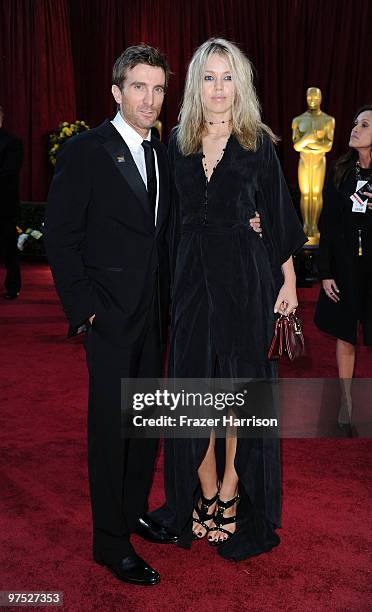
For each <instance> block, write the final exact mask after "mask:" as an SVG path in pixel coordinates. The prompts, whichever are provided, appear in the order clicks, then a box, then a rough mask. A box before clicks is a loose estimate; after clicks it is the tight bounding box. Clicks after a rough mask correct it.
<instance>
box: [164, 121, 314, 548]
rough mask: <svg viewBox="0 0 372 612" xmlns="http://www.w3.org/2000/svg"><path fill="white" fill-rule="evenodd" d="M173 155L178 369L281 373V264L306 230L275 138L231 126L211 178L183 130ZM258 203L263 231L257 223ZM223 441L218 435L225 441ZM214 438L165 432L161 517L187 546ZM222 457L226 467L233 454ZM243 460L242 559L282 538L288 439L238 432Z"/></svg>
mask: <svg viewBox="0 0 372 612" xmlns="http://www.w3.org/2000/svg"><path fill="white" fill-rule="evenodd" d="M169 159H170V165H171V169H172V173H173V177H174V183H175V198H174V210H173V222H172V225H173V231H172V258H173V263H174V273H173V292H172V296H173V299H172V332H171V349H170V376H172V377H176V378H204V377H213V376H216V375H218V377H221V378H230V377H232V378H249V377H254V378H260V379H263V378H264V379H266V378H270V379H271V378H275V377H276V375H277V366H276V363H275V362H272V361H269V360H268V359H267V351H268V347H269V344H270V341H271V339H272V336H273V329H274V313H273V308H274V303H275V301H276V297H277V294H278V291H279V289H280V287H281V285H282V282H283V276H282V272H281V264H282V263H283V262H285V261H286V260H287V259H288V258H289V257H290V255H291V254H292V253H293V252H294V251H296V250H297V249H298V248H299V247H301V246H302V244H303V243H304V242H305V241H306V237H305V235H304V233H303V231H302V229H301V225H300V223H299V220H298V217H297V214H296V212H295V209H294V207H293V205H292V202H291V200H290V196H289V193H288V190H287V187H286V184H285V181H284V178H283V175H282V171H281V168H280V164H279V161H278V158H277V156H276V153H275V150H274V147H273V145H272V142H271V140H270V138H269V137H268V136H267V135H266V134H263V136H262V142H261V144H260V145H259V147H258V149H257V151H256V152H249V151H245V150H244V149H243V148H242V147H241V146H240V145H239V143H238V142H237V140H236V139H235V137H233V136H231V137H230V139H229V140H228V143H227V146H226V149H225V153H224V155H223V158H222V159H221V161H220V162H219V163H218V165H217V167H216V169H215V170H214V172H213V175H212V177H211V179H210V182H209V183H207V182H206V178H205V175H204V170H203V166H202V154H201V153H200V154H195V155H190V156H187V157H185V156H183V155H182V154H181V153H180V151H179V149H178V146H177V140H176V131H175V132H174V133H173V135H172V137H171V140H170V143H169ZM256 210H257V211H259V212H260V215H261V225H262V228H263V238H260V236H259V234H258V233H256V232H254V231H253V230H252V229H251V227H250V225H249V219H250V218H251V217H253V216H254V215H255V211H256ZM223 442H224V441H223V440H217V447H218V446H219V444H220V443H223ZM208 443H209V441H208V440H204V439H203V440H201V439H194V440H189V439H187V440H185V439H167V440H165V493H166V503H165V505H164V506H163V507H162V508H159V509H158V510H156V511H154V512H153V513H152V517H153V518H154V519H155V520H157V521H158V522H160V523H161V524H163V525H165V526H166V527H168V529H169V530H170V531H172V532H174V533H177V534H178V535H180V540H179V545H180V546H184V547H189V546H190V545H191V541H192V510H193V505H194V503H195V500H196V499H197V498H198V496H199V495H200V489H199V484H198V475H197V470H198V467H199V465H200V463H201V462H202V460H203V457H204V455H205V452H206V450H207V447H208ZM220 450H221V451H223V449H220ZM222 455H223V452H221V456H222ZM218 464H219V467H220V472H221V474H223V461H218ZM235 467H236V471H237V474H238V476H239V481H240V484H239V492H240V495H241V502H240V504H239V505H238V523H237V530H236V534H235V535H234V536H233V537H232V538H230V539H229V541H227V542H225V543H224V544H222V545H220V546H219V548H218V552H219V553H220V554H221V555H222V556H224V557H226V558H230V559H236V560H239V559H244V558H246V557H248V556H251V555H253V554H257V553H259V552H263V551H265V550H270V549H271V548H272V547H273V546H274V545H275V544H277V543H278V542H279V538H278V536H277V535H276V533H275V531H274V529H275V528H276V527H278V526H280V515H281V486H280V457H279V440H278V439H268V438H267V439H247V438H244V439H243V438H239V437H238V441H237V453H236V458H235Z"/></svg>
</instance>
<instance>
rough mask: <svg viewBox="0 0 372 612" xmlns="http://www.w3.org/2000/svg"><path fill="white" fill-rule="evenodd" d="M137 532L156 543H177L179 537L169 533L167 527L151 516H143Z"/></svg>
mask: <svg viewBox="0 0 372 612" xmlns="http://www.w3.org/2000/svg"><path fill="white" fill-rule="evenodd" d="M135 533H136V534H137V535H139V536H141V538H144V539H145V540H147V541H148V542H153V543H154V544H176V542H177V540H178V538H177V536H175V535H172V534H171V533H169V532H168V531H167V530H166V528H165V527H162V526H161V525H158V524H157V523H155V521H153V520H152V519H151V518H150V517H149V516H147V515H146V514H145V516H143V517H141V518H140V519H139V521H138V527H137V529H136V530H135Z"/></svg>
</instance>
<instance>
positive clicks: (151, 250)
mask: <svg viewBox="0 0 372 612" xmlns="http://www.w3.org/2000/svg"><path fill="white" fill-rule="evenodd" d="M153 145H154V148H155V150H156V153H157V160H158V167H159V206H158V215H157V224H156V227H155V225H154V221H153V216H152V215H151V210H150V204H149V200H148V195H147V191H146V188H145V185H144V183H143V181H142V178H141V175H140V174H139V171H138V169H137V166H136V164H135V162H134V160H133V158H132V156H131V154H130V151H129V148H128V147H127V145H126V143H125V142H124V140H123V139H122V137H121V136H120V134H119V132H118V131H117V130H116V129H115V128H114V126H113V125H112V124H111V122H110V121H109V120H106V121H105V122H104V123H103V124H102V125H100V126H99V127H98V128H95V129H92V130H89V131H87V132H85V133H83V134H80V135H78V136H76V137H75V138H73V139H71V140H70V141H68V142H66V143H65V144H64V146H63V147H62V149H61V151H60V153H59V155H58V159H57V165H56V170H55V174H54V178H53V181H52V184H51V187H50V191H49V196H48V204H47V210H46V222H45V234H44V239H45V247H46V251H47V255H48V258H49V262H50V265H51V269H52V273H53V277H54V280H55V284H56V287H57V291H58V293H59V296H60V298H61V301H62V305H63V308H64V311H65V313H66V316H67V318H68V320H69V322H70V330H69V335H74V334H75V333H76V332H77V330H78V328H79V326H81V325H82V324H83V323H84V322H85V321H86V320H87V319H88V317H90V316H91V315H92V314H96V319H95V322H94V325H95V327H96V328H97V331H98V332H101V333H102V334H104V335H105V336H106V337H107V338H108V339H109V340H110V341H112V342H113V343H114V344H119V345H121V346H126V345H128V344H131V343H132V342H134V341H135V340H136V338H137V337H138V336H139V335H140V334H141V332H142V331H143V329H144V325H145V324H146V320H147V317H148V314H149V309H150V308H151V306H152V304H153V303H154V297H155V296H156V298H157V299H158V300H159V301H160V309H161V313H162V315H163V324H164V326H163V331H164V333H165V328H166V323H165V319H166V313H167V303H168V294H169V256H168V244H167V239H166V237H167V223H168V216H169V206H170V197H169V190H170V183H169V171H168V163H167V157H166V148H165V147H164V145H163V144H162V143H161V142H159V141H158V140H156V139H154V140H153Z"/></svg>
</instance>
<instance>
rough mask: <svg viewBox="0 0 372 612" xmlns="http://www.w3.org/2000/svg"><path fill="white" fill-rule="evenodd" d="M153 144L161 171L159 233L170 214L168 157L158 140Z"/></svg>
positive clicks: (157, 230)
mask: <svg viewBox="0 0 372 612" xmlns="http://www.w3.org/2000/svg"><path fill="white" fill-rule="evenodd" d="M151 142H152V144H153V147H154V149H155V151H156V158H157V162H158V170H159V201H158V215H157V220H156V233H158V232H159V231H160V229H161V227H162V226H163V224H164V222H165V221H166V219H167V218H168V212H169V178H168V174H169V172H168V158H167V156H166V153H165V149H164V147H163V146H162V145H161V144H160V142H159V141H158V140H157V139H156V138H153V139H152V140H151Z"/></svg>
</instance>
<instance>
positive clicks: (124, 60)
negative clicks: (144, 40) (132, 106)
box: [112, 45, 170, 90]
mask: <svg viewBox="0 0 372 612" xmlns="http://www.w3.org/2000/svg"><path fill="white" fill-rule="evenodd" d="M138 64H147V65H148V66H154V67H155V68H162V69H163V70H164V73H165V86H166V87H167V85H168V81H169V75H170V69H169V66H168V62H167V60H166V59H165V57H164V55H162V54H161V53H160V51H159V49H155V47H150V46H149V45H135V46H133V47H128V49H125V51H124V52H123V53H122V54H121V55H120V57H118V58H117V60H116V62H115V64H114V68H113V70H112V84H113V85H117V86H118V87H119V89H120V90H122V89H123V85H124V81H125V77H126V76H127V73H128V70H131V69H132V68H134V67H135V66H137V65H138Z"/></svg>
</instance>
